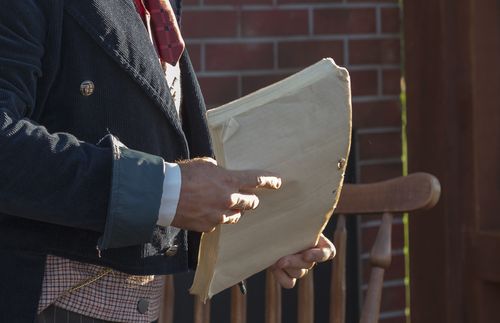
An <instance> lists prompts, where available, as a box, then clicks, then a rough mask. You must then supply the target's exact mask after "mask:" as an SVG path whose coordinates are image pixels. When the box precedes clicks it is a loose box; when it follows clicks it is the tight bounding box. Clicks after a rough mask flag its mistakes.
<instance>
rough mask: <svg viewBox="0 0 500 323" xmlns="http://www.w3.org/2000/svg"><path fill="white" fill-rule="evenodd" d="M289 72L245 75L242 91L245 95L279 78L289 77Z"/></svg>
mask: <svg viewBox="0 0 500 323" xmlns="http://www.w3.org/2000/svg"><path fill="white" fill-rule="evenodd" d="M287 76H288V74H278V75H275V74H272V75H258V76H243V78H242V85H241V87H242V93H243V95H245V94H248V93H250V92H253V91H256V90H258V89H261V88H263V87H265V86H268V85H270V84H273V83H275V82H277V81H279V80H282V79H284V78H285V77H287Z"/></svg>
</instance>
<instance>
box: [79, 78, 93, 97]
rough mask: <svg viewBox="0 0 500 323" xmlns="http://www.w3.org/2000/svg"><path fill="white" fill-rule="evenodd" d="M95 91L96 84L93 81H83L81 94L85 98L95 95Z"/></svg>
mask: <svg viewBox="0 0 500 323" xmlns="http://www.w3.org/2000/svg"><path fill="white" fill-rule="evenodd" d="M94 89H95V86H94V82H92V81H89V80H87V81H83V82H82V84H80V93H81V94H82V95H83V96H90V95H92V94H93V93H94Z"/></svg>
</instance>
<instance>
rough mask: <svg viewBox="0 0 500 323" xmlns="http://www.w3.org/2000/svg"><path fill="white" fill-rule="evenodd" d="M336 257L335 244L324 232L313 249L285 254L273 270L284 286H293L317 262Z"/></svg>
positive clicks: (273, 266) (272, 267)
mask: <svg viewBox="0 0 500 323" xmlns="http://www.w3.org/2000/svg"><path fill="white" fill-rule="evenodd" d="M333 257H335V246H334V245H333V243H332V242H331V241H330V240H328V239H327V238H326V237H325V236H324V235H323V234H321V236H320V238H319V241H318V244H317V245H316V246H315V247H314V248H311V249H307V250H304V251H302V252H299V253H296V254H294V255H289V256H285V257H283V258H281V259H279V260H278V261H277V262H276V263H275V264H274V265H272V266H271V271H272V273H273V274H274V277H275V278H276V280H277V281H278V283H279V284H280V285H281V286H282V287H283V288H293V287H294V286H295V283H296V282H297V279H299V278H302V277H304V276H305V275H306V274H307V272H308V271H309V269H311V268H312V267H314V265H315V264H316V263H317V262H324V261H327V260H330V259H333Z"/></svg>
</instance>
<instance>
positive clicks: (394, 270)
mask: <svg viewBox="0 0 500 323" xmlns="http://www.w3.org/2000/svg"><path fill="white" fill-rule="evenodd" d="M361 266H362V279H363V284H367V283H368V280H369V278H370V271H371V265H370V260H369V259H364V260H363V262H362V265H361ZM404 278H405V256H404V255H401V254H399V255H394V256H392V262H391V265H390V266H389V268H388V269H387V271H386V272H385V275H384V280H403V279H404Z"/></svg>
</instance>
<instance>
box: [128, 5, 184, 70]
mask: <svg viewBox="0 0 500 323" xmlns="http://www.w3.org/2000/svg"><path fill="white" fill-rule="evenodd" d="M135 3H136V6H137V9H138V11H139V13H140V14H141V16H143V17H144V16H145V15H147V14H149V15H150V18H151V20H150V24H151V33H152V36H153V42H154V44H155V47H156V50H157V52H158V56H159V57H160V59H161V61H162V62H166V63H168V64H170V65H175V64H177V62H178V61H179V58H180V57H181V55H182V52H183V51H184V48H185V43H184V40H183V39H182V36H181V32H180V30H179V25H178V24H177V19H176V17H175V13H174V10H173V9H172V6H171V5H170V2H169V1H168V0H143V1H142V0H135Z"/></svg>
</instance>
